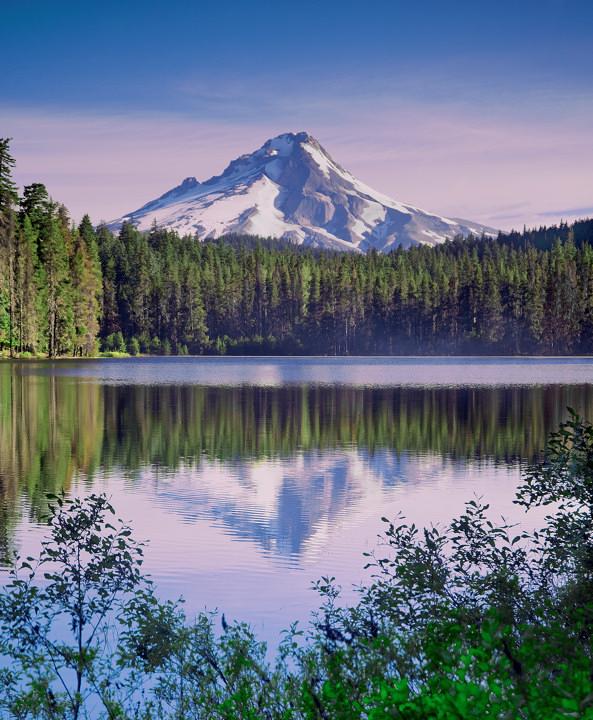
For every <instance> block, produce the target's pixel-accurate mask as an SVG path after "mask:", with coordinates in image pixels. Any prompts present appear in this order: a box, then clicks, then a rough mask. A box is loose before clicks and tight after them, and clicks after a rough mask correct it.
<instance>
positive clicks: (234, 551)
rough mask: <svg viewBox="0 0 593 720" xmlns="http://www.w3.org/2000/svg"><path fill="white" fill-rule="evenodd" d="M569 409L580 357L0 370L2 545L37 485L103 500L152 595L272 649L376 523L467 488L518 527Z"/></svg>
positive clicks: (588, 404)
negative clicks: (534, 465) (228, 623)
mask: <svg viewBox="0 0 593 720" xmlns="http://www.w3.org/2000/svg"><path fill="white" fill-rule="evenodd" d="M299 383H303V384H302V385H299ZM173 385H174V386H173ZM411 385H413V386H414V387H415V388H416V389H414V388H412V387H410V386H411ZM228 386H234V387H228ZM238 386H241V387H238ZM262 386H268V387H266V388H263V387H262ZM361 386H375V389H363V388H362V387H361ZM379 386H380V387H379ZM468 386H472V388H471V389H468ZM476 386H477V387H476ZM2 393H4V395H2ZM569 404H570V405H573V406H574V407H576V408H577V409H578V410H579V411H580V412H583V413H584V414H585V416H587V417H591V416H593V364H592V363H591V361H590V360H588V359H582V358H570V359H538V360H529V359H520V360H516V359H503V360H500V359H492V358H484V359H458V358H438V359H429V358H422V359H420V358H395V359H385V358H371V359H360V358H345V359H344V358H341V359H334V358H304V359H289V358H286V359H275V358H274V359H271V358H263V359H257V358H222V359H221V358H201V359H193V358H189V359H186V358H182V359H179V358H174V359H173V358H157V359H142V360H140V361H119V360H109V361H104V362H97V361H89V362H86V361H85V362H57V363H51V364H50V363H15V364H10V363H5V364H1V365H0V418H1V417H5V418H10V419H11V422H10V423H8V422H7V423H4V425H0V500H1V501H2V502H3V503H4V507H6V508H9V510H11V511H10V512H8V513H7V514H6V515H5V516H0V530H1V531H2V536H1V537H0V540H1V541H2V542H3V543H4V547H10V546H11V545H12V544H13V543H14V544H16V545H17V546H18V547H19V549H20V551H21V552H22V553H23V554H35V553H36V552H37V549H38V546H39V541H40V538H41V533H42V529H41V528H40V527H39V525H37V524H36V523H35V522H34V521H33V520H32V518H34V517H38V516H39V509H40V505H42V504H43V496H44V493H45V492H47V491H48V490H53V489H55V487H57V486H59V487H61V486H62V485H65V486H66V487H70V489H71V490H72V491H73V492H76V493H80V494H86V493H88V492H89V491H90V490H91V489H92V490H95V491H101V490H104V489H105V490H106V491H107V492H108V493H109V494H110V495H111V498H112V501H113V503H114V505H115V507H116V509H117V511H118V514H119V515H121V516H122V517H124V518H125V519H129V520H131V521H132V523H133V525H134V528H135V533H136V535H137V537H138V538H140V539H144V538H146V539H148V540H149V541H150V545H149V548H148V550H147V555H146V569H147V571H148V572H150V573H151V574H152V576H153V577H154V579H155V580H156V582H157V585H158V587H159V588H160V591H161V592H162V593H164V594H165V595H166V596H168V597H177V596H179V595H183V596H184V597H185V599H186V604H187V608H188V610H189V611H190V612H194V611H197V610H199V609H202V608H204V607H208V608H215V607H219V608H220V609H221V610H223V611H224V612H225V613H226V615H227V616H228V617H236V618H240V619H245V620H248V621H250V622H252V623H254V624H255V625H256V626H257V627H258V629H259V630H260V631H261V630H262V628H264V626H265V629H264V632H265V635H266V636H267V637H269V638H273V637H276V636H277V633H278V631H279V630H280V629H281V628H283V627H285V626H286V625H287V624H288V623H289V622H290V621H291V620H294V619H305V618H306V617H307V614H308V611H309V610H310V609H312V608H313V607H315V606H316V597H315V595H314V593H313V592H312V591H311V590H310V583H311V581H313V580H315V579H317V578H319V577H321V576H322V575H335V576H336V578H337V579H338V581H339V582H340V583H341V584H342V585H343V586H344V587H345V588H346V589H347V591H348V593H349V594H350V596H352V591H351V589H350V588H351V586H352V584H353V583H359V582H361V581H362V580H363V579H364V578H365V577H368V573H367V574H365V571H364V570H363V567H364V564H365V562H366V560H365V559H364V558H363V557H362V553H363V552H365V551H369V550H372V549H373V548H375V547H376V545H377V535H378V534H379V533H380V532H381V530H382V527H383V524H382V523H381V520H380V518H381V516H387V517H389V518H395V517H396V516H397V514H398V513H399V512H403V513H405V514H406V516H407V517H408V518H409V519H410V520H413V521H414V522H416V523H417V524H419V525H425V524H430V523H439V522H440V523H442V522H446V521H447V520H449V519H450V518H451V517H452V516H453V515H455V514H458V513H459V512H461V511H462V509H463V504H464V502H465V501H467V500H469V499H471V498H472V497H473V496H474V495H476V494H477V495H481V496H484V498H485V499H486V500H487V501H489V502H490V503H491V505H492V513H493V515H495V516H496V515H500V514H501V513H503V514H505V515H506V516H507V517H509V518H510V519H512V520H522V519H523V516H522V512H521V510H520V509H519V508H517V507H516V506H514V505H513V504H512V500H513V494H514V489H515V487H516V485H517V482H518V481H519V478H520V471H519V463H520V462H522V461H524V460H525V459H526V458H532V457H534V455H535V454H537V452H538V451H539V450H540V448H541V447H542V445H543V442H544V441H545V437H546V434H547V433H548V432H549V431H550V430H551V429H555V428H556V427H557V424H558V422H559V421H560V419H561V418H562V417H565V416H566V405H569ZM2 413H3V414H2ZM9 506H11V507H9ZM36 513H37V515H36ZM542 515H543V512H542V513H540V514H539V517H540V518H541V516H542ZM3 518H8V520H6V519H5V520H3ZM3 522H5V527H2V523H3ZM533 522H534V521H533V520H531V521H530V523H529V524H533ZM539 522H540V520H537V523H539Z"/></svg>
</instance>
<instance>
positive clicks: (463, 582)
mask: <svg viewBox="0 0 593 720" xmlns="http://www.w3.org/2000/svg"><path fill="white" fill-rule="evenodd" d="M53 501H54V505H53V506H52V510H51V517H50V523H49V524H50V538H49V539H48V541H47V542H46V543H45V544H44V545H43V548H42V552H41V556H40V558H38V559H33V558H26V559H25V560H24V561H22V560H21V561H19V562H18V563H17V565H16V567H15V570H14V572H13V576H12V581H11V582H10V583H9V584H8V585H7V586H6V587H5V589H4V590H3V591H2V593H1V594H0V654H1V655H2V656H3V660H4V662H2V663H0V667H1V668H2V670H0V673H1V675H0V683H3V684H2V687H3V694H2V695H1V696H0V709H1V710H2V711H3V712H4V716H3V717H7V718H72V719H74V718H79V717H80V718H82V717H90V716H92V717H93V718H138V719H140V718H142V720H149V719H151V718H154V719H155V720H156V719H157V718H159V720H160V719H169V718H170V719H171V720H173V719H175V720H177V719H178V718H214V719H221V720H222V719H228V720H230V719H231V718H233V719H234V718H253V719H255V718H258V719H259V718H262V719H269V720H276V719H277V720H288V719H291V720H292V719H299V720H314V719H315V720H322V719H328V720H329V719H333V718H335V719H336V720H349V719H352V720H354V719H355V718H356V719H357V720H358V719H359V718H367V719H368V720H383V719H384V718H400V719H402V720H425V719H426V720H449V718H458V719H462V720H463V719H468V720H469V719H471V718H476V720H477V719H478V718H480V719H484V718H485V719H486V720H494V719H496V720H502V719H503V718H508V719H511V718H512V719H513V720H514V719H515V718H517V719H520V718H525V719H527V720H540V719H544V720H555V719H558V720H560V718H582V719H583V720H585V719H587V718H592V717H593V428H592V427H591V426H590V425H589V424H587V423H584V422H582V421H581V420H580V419H579V418H577V417H576V416H575V415H572V416H571V419H570V420H569V422H567V423H565V424H564V425H563V426H562V427H561V428H560V431H559V432H558V433H556V434H554V435H553V436H552V437H551V439H550V443H549V446H548V450H547V454H546V457H545V460H544V462H543V463H541V464H539V465H537V466H534V467H533V468H531V469H529V470H528V471H527V472H526V473H525V477H524V482H523V484H522V486H521V487H520V488H519V489H518V492H517V498H516V502H517V503H518V504H519V505H521V506H523V507H524V508H525V510H526V511H529V510H530V509H531V508H533V507H536V506H539V505H546V506H549V508H550V514H549V516H548V517H547V518H546V524H545V526H544V527H542V528H541V529H539V530H537V531H535V532H531V533H529V532H521V533H516V531H515V530H514V529H513V527H512V526H510V525H508V524H506V523H504V522H502V523H500V524H496V523H494V522H492V521H491V520H489V518H488V505H486V504H484V503H483V502H481V501H478V500H471V501H469V502H468V503H467V504H466V507H465V510H464V512H463V513H462V514H461V515H460V517H458V518H456V519H455V520H453V521H452V522H451V523H450V524H449V525H448V526H447V527H445V528H444V529H442V530H441V529H437V528H434V527H431V528H425V529H420V528H418V527H416V526H415V525H414V524H410V523H407V522H405V520H403V519H401V518H400V519H397V520H396V521H392V522H390V521H388V520H385V523H386V530H385V534H384V543H383V544H382V545H381V546H380V548H379V549H378V550H377V552H376V553H374V554H371V555H369V556H368V562H369V565H370V566H371V567H372V568H373V570H374V576H373V581H372V582H371V583H370V584H369V585H368V586H367V587H364V588H362V589H361V590H360V596H359V600H358V602H357V603H355V604H354V605H352V606H345V605H344V604H343V603H342V601H341V597H340V590H339V588H338V587H336V585H335V583H334V580H333V578H322V579H321V580H320V581H319V582H318V583H317V585H316V587H317V591H318V592H319V594H320V598H321V605H320V608H319V610H318V611H317V612H316V613H315V614H314V616H313V618H312V621H311V625H310V627H309V629H308V630H307V631H306V632H305V631H302V630H300V629H299V627H298V626H297V625H296V624H295V625H293V626H292V627H291V628H290V629H289V631H288V632H287V633H286V634H285V636H284V638H283V640H282V641H281V643H280V645H279V648H278V650H277V652H276V654H275V655H274V657H273V658H272V657H270V655H269V653H268V652H267V649H266V646H265V644H263V643H262V642H260V641H259V640H258V639H257V637H256V636H255V634H254V632H253V631H252V630H251V629H250V628H249V627H248V626H247V625H245V624H242V623H238V622H232V623H230V624H229V623H227V622H226V621H225V620H224V617H223V623H222V631H218V624H217V618H216V616H215V615H214V614H208V613H202V614H200V615H199V616H198V617H197V618H196V619H195V620H189V619H188V618H187V617H186V616H185V614H184V612H183V606H182V605H181V604H178V603H173V602H168V603H163V602H160V601H159V600H158V599H157V597H156V596H155V594H154V593H153V589H152V586H151V585H150V583H148V582H147V581H146V580H144V578H143V576H142V574H141V560H142V546H141V545H140V544H138V543H137V542H135V541H134V540H133V538H132V536H131V530H130V529H129V528H128V527H126V526H125V525H123V524H122V523H120V522H115V521H114V520H113V508H111V506H110V505H109V503H108V501H107V499H106V498H105V497H104V496H100V495H99V496H97V495H92V496H90V497H89V498H87V499H86V500H69V499H66V498H64V497H59V498H55V497H54V498H53ZM40 578H42V582H40V581H39V580H40ZM57 628H61V631H60V632H61V633H62V635H64V633H65V630H66V629H68V636H67V637H66V638H64V637H60V634H59V633H56V629H57ZM58 637H60V640H59V641H58V640H57V638H58Z"/></svg>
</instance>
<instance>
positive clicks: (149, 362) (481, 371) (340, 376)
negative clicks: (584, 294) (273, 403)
mask: <svg viewBox="0 0 593 720" xmlns="http://www.w3.org/2000/svg"><path fill="white" fill-rule="evenodd" d="M22 372H23V373H33V374H52V375H68V376H74V377H79V378H86V379H92V380H97V381H99V382H107V383H127V384H129V383H141V384H144V383H145V384H163V383H174V384H177V383H191V384H204V385H240V384H243V383H247V384H250V385H268V386H278V385H283V384H291V383H297V384H299V383H323V384H336V383H340V384H347V385H376V386H391V385H398V386H399V385H403V386H406V385H415V386H468V385H489V386H493V385H506V386H508V385H537V384H542V385H549V384H554V383H559V384H578V383H591V382H593V361H592V360H591V358H514V357H513V358H475V357H472V358H469V357H468V358H454V357H441V358H427V357H418V358H408V357H406V358H381V357H379V358H360V357H347V358H331V357H323V358H316V357H313V358H311V357H307V358H298V359H294V358H256V357H248V358H246V357H237V358H232V357H222V358H220V357H214V358H213V357H199V358H191V357H190V358H140V359H132V360H128V359H110V360H107V361H105V360H103V361H93V360H85V361H67V360H61V361H59V362H55V363H51V364H50V363H43V364H40V363H29V364H27V365H24V366H23V369H22Z"/></svg>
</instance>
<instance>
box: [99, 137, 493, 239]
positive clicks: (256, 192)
mask: <svg viewBox="0 0 593 720" xmlns="http://www.w3.org/2000/svg"><path fill="white" fill-rule="evenodd" d="M123 221H127V222H131V223H133V224H134V225H136V226H137V227H138V228H139V229H141V230H147V229H149V228H150V227H151V226H152V224H153V222H156V223H157V225H158V226H161V227H165V228H167V229H173V230H177V231H178V232H180V233H183V234H192V235H197V236H198V238H200V239H201V238H210V237H219V236H221V235H224V234H229V233H243V234H250V235H260V236H264V237H275V238H281V239H284V240H289V241H291V242H295V243H304V244H307V245H313V246H317V247H325V248H333V249H340V250H358V251H365V250H367V249H371V248H374V249H376V250H382V251H387V250H390V249H392V248H394V247H397V246H409V245H417V244H430V245H434V244H437V243H440V242H443V241H445V240H447V239H450V238H452V237H454V236H455V235H469V234H470V233H474V234H481V233H486V234H494V233H495V231H493V230H492V229H491V228H485V227H483V226H481V225H478V224H476V223H471V222H468V221H463V220H453V219H450V218H444V217H441V216H439V215H435V214H432V213H429V212H426V211H424V210H420V209H419V208H416V207H414V206H412V205H407V204H403V203H400V202H398V201H396V200H393V199H391V198H389V197H387V196H385V195H382V194H381V193H378V192H377V191H375V190H373V189H372V188H370V187H369V186H368V185H365V184H364V183H362V182H360V181H359V180H357V179H356V178H355V177H354V176H353V175H351V174H350V173H349V172H347V171H346V170H344V168H342V167H341V166H340V165H338V163H336V162H335V160H333V158H332V157H331V156H330V155H329V153H328V152H327V151H326V150H325V149H324V148H323V146H322V145H321V144H320V143H319V141H318V140H316V139H315V138H314V137H313V136H312V135H310V134H309V133H308V132H305V131H300V132H286V133H282V134H280V135H277V136H275V137H273V138H270V139H269V140H267V141H266V142H265V143H264V144H263V145H262V146H261V147H260V148H259V149H257V150H255V151H253V152H251V153H247V154H245V155H241V156H239V157H238V158H236V159H235V160H233V161H231V162H230V163H229V164H228V166H227V167H226V169H225V170H224V171H223V172H222V174H221V175H216V176H214V177H211V178H210V179H209V180H206V181H204V182H199V181H198V180H196V178H195V177H187V178H185V180H183V182H182V183H181V184H180V185H178V186H177V187H175V188H173V189H172V190H169V191H168V192H167V193H165V194H164V195H161V197H159V198H157V199H156V200H153V201H151V202H149V203H147V204H146V205H144V206H142V207H141V208H139V209H138V210H135V211H134V212H132V213H129V214H128V215H126V216H124V217H122V218H119V219H118V220H115V221H114V222H113V223H111V227H113V228H117V227H119V226H120V225H121V223H122V222H123Z"/></svg>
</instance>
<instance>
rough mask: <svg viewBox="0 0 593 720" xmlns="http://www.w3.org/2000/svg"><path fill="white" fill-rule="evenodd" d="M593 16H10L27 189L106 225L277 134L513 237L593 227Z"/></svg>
mask: <svg viewBox="0 0 593 720" xmlns="http://www.w3.org/2000/svg"><path fill="white" fill-rule="evenodd" d="M592 37H593V3H591V2H589V0H586V1H585V0H538V1H537V2H532V1H531V0H514V2H509V1H508V0H497V2H488V1H486V0H482V1H481V2H477V1H476V0H473V2H466V1H465V0H450V1H449V2H445V1H444V0H416V1H415V2H414V3H412V2H409V1H405V2H404V1H400V0H377V1H374V0H367V2H362V1H361V0H359V1H358V2H349V1H348V0H341V1H340V2H337V1H336V2H334V1H333V0H331V1H324V0H317V1H316V2H312V1H309V0H303V1H301V2H289V1H284V2H282V1H281V0H276V2H268V1H267V0H257V1H255V0H251V1H249V0H243V1H242V2H241V1H239V0H225V2H221V1H220V0H217V1H216V2H211V1H210V0H194V1H193V2H190V1H189V0H187V1H184V0H167V1H166V2H165V1H164V0H153V1H152V2H148V0H144V1H143V2H139V1H136V0H127V2H121V0H102V2H92V1H91V0H52V2H48V1H47V0H0V59H1V61H2V65H3V68H4V72H2V73H0V136H2V137H12V138H13V141H12V151H13V154H14V155H15V157H16V160H17V167H16V171H15V177H16V180H17V182H18V183H19V184H21V185H24V184H28V183H31V182H36V181H40V182H44V183H45V184H46V185H47V187H48V189H49V191H50V194H51V195H52V196H53V197H54V198H55V199H56V200H59V201H61V202H63V203H64V204H65V205H66V206H67V207H68V208H69V210H70V212H71V214H72V216H73V218H75V219H79V218H80V217H81V216H82V214H83V213H85V212H88V213H89V214H90V215H91V217H92V219H93V220H94V221H95V222H99V221H100V220H110V219H112V218H115V217H118V216H120V215H122V214H124V213H127V212H129V211H131V210H134V209H136V208H137V207H139V206H140V205H142V204H144V203H145V202H147V201H148V200H151V199H153V198H154V197H157V196H159V195H161V194H162V193H163V192H165V191H166V190H168V189H170V188H171V187H173V186H175V185H177V184H178V183H179V182H180V181H181V180H182V179H183V178H185V177H187V176H192V175H193V176H196V177H197V178H198V179H199V180H204V179H207V178H208V177H210V176H211V175H213V174H218V173H219V172H221V171H222V169H223V168H224V167H226V165H227V164H228V163H229V161H230V160H232V159H233V158H234V157H236V156H237V155H240V154H243V153H246V152H250V151H252V150H255V149H256V148H258V147H260V146H261V145H262V144H263V143H264V142H265V141H266V140H267V139H268V138H269V137H272V136H274V135H277V134H279V133H282V132H289V131H302V130H305V131H307V132H309V133H310V134H312V135H314V136H315V137H316V138H317V139H318V140H319V141H320V142H321V143H322V145H323V146H324V147H325V148H326V149H327V150H328V152H329V153H330V154H331V155H332V156H333V157H334V159H335V160H337V161H338V162H339V163H340V164H341V165H342V166H344V167H346V168H347V169H348V170H350V171H351V172H352V173H354V174H355V175H356V176H358V177H359V178H360V179H361V180H363V181H364V182H366V183H367V184H369V185H371V186H372V187H374V188H376V189H377V190H379V191H381V192H383V193H386V194H388V195H390V196H392V197H394V198H395V199H397V200H400V201H403V202H408V203H411V204H414V205H417V206H420V207H423V208H425V209H427V210H429V211H432V212H438V213H440V214H445V215H448V216H451V217H462V218H467V219H470V220H475V221H479V222H483V223H485V224H488V225H490V226H493V227H496V228H502V229H509V228H511V227H516V228H522V227H523V225H524V224H526V225H528V226H532V225H541V224H551V223H555V222H558V221H560V220H561V219H564V220H571V219H573V218H576V217H584V216H593V46H592V43H591V38H592Z"/></svg>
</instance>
